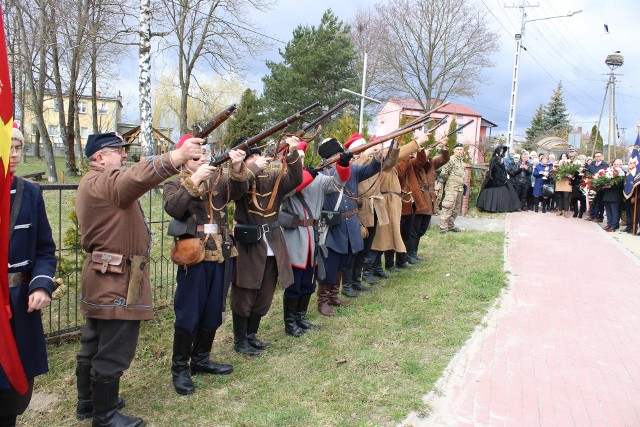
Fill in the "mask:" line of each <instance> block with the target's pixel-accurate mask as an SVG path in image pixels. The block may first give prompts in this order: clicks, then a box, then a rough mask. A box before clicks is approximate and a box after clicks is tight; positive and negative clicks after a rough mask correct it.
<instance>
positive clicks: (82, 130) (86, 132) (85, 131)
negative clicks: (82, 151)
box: [80, 128, 89, 139]
mask: <svg viewBox="0 0 640 427" xmlns="http://www.w3.org/2000/svg"><path fill="white" fill-rule="evenodd" d="M88 136H89V128H80V138H81V139H87V137H88Z"/></svg>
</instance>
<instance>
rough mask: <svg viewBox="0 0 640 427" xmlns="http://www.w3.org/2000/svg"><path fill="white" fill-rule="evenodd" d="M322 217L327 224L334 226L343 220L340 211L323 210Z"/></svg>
mask: <svg viewBox="0 0 640 427" xmlns="http://www.w3.org/2000/svg"><path fill="white" fill-rule="evenodd" d="M320 219H321V221H323V222H324V223H325V224H326V225H328V226H332V225H338V224H340V221H342V216H341V214H340V211H322V212H321V213H320Z"/></svg>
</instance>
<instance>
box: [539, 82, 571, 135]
mask: <svg viewBox="0 0 640 427" xmlns="http://www.w3.org/2000/svg"><path fill="white" fill-rule="evenodd" d="M542 127H543V128H544V130H545V133H546V136H557V137H560V138H563V139H566V138H567V135H568V133H569V131H571V122H570V120H569V113H567V106H566V105H565V103H564V100H563V98H562V82H559V83H558V87H557V88H556V90H555V91H554V92H553V96H551V100H550V101H549V103H548V104H547V105H546V107H545V108H544V113H543V115H542Z"/></svg>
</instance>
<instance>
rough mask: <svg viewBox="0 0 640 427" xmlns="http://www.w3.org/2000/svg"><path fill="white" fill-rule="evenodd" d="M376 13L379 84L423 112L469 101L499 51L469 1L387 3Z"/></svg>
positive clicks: (478, 11)
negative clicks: (378, 21) (464, 99)
mask: <svg viewBox="0 0 640 427" xmlns="http://www.w3.org/2000/svg"><path fill="white" fill-rule="evenodd" d="M376 10H377V12H378V14H379V17H380V19H381V20H382V22H384V26H383V27H381V28H378V29H377V30H376V31H377V32H378V34H379V38H378V40H379V43H378V47H379V49H380V50H381V52H380V59H381V73H380V75H381V85H382V86H383V87H384V88H385V89H386V90H387V92H389V93H390V94H400V95H404V96H406V95H409V96H410V97H411V98H413V99H414V100H416V101H417V102H419V103H420V104H421V105H422V107H423V108H424V109H425V110H428V109H429V108H430V106H431V104H433V103H435V102H437V101H439V100H444V99H447V98H448V97H449V96H452V95H455V96H463V97H473V95H474V93H475V92H476V90H477V88H478V85H479V84H480V83H481V82H482V80H483V76H482V71H483V69H485V68H487V67H490V66H492V65H493V64H492V63H491V61H490V58H489V55H490V54H491V53H493V52H495V51H496V50H497V49H498V44H497V35H496V34H495V33H494V32H492V31H491V29H490V28H489V26H488V24H487V22H488V19H487V17H486V13H485V12H484V10H482V9H481V8H480V7H479V6H477V5H476V4H473V3H471V2H470V1H469V0H439V1H430V0H417V1H410V0H390V1H388V2H383V3H379V4H378V5H377V6H376Z"/></svg>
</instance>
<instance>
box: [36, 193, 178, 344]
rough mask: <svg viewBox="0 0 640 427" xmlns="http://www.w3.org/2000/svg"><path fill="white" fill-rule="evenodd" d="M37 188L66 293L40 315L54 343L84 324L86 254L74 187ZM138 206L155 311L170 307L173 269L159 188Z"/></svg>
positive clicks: (144, 197) (173, 282)
mask: <svg viewBox="0 0 640 427" xmlns="http://www.w3.org/2000/svg"><path fill="white" fill-rule="evenodd" d="M40 188H41V189H42V193H43V197H44V200H45V205H46V209H47V216H48V217H49V223H50V224H51V229H52V232H53V239H54V241H55V242H56V257H57V259H58V265H57V272H56V277H58V278H60V279H62V281H63V283H64V288H65V289H66V293H63V294H62V296H61V297H59V298H55V299H54V300H53V301H51V304H50V306H49V307H48V308H46V309H45V310H43V312H42V321H43V324H44V329H45V334H46V336H47V338H49V339H56V338H59V337H60V336H66V335H68V334H73V333H76V332H77V331H79V330H80V329H81V328H82V325H83V324H84V320H83V317H82V315H81V314H80V310H79V308H80V287H81V275H82V265H83V263H84V260H85V258H86V254H85V252H84V251H83V250H82V247H81V245H80V236H79V234H78V223H77V219H76V216H75V195H76V191H77V189H78V185H65V184H54V185H42V186H41V187H40ZM140 203H141V206H142V209H143V211H144V213H145V216H146V218H147V221H148V222H149V226H150V228H151V233H152V240H151V261H150V264H149V271H150V276H151V287H152V294H153V302H154V306H155V307H156V308H157V307H163V306H166V305H168V304H172V303H173V294H174V290H175V276H176V267H175V265H174V264H173V262H171V258H170V252H171V242H172V240H171V238H170V237H168V236H166V235H165V233H164V230H166V224H167V223H168V222H169V220H170V219H171V218H170V217H169V216H168V215H166V214H165V212H164V209H162V185H160V186H158V187H156V188H155V189H154V190H152V191H150V192H148V193H147V194H146V195H145V196H143V197H142V198H141V199H140ZM114 232H116V233H117V232H118V230H114Z"/></svg>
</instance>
